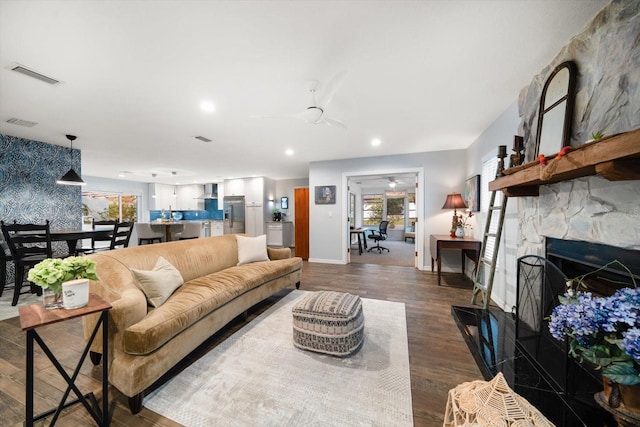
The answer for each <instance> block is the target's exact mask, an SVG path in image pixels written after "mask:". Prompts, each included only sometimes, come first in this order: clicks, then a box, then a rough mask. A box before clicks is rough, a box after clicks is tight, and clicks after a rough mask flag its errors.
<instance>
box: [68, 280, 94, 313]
mask: <svg viewBox="0 0 640 427" xmlns="http://www.w3.org/2000/svg"><path fill="white" fill-rule="evenodd" d="M62 301H63V303H64V308H65V309H66V310H72V309H74V308H81V307H84V306H85V305H87V304H88V303H89V279H75V280H69V281H68V282H64V283H63V284H62Z"/></svg>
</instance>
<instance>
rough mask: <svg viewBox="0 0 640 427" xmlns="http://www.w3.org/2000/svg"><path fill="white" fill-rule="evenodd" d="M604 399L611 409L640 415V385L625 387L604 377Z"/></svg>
mask: <svg viewBox="0 0 640 427" xmlns="http://www.w3.org/2000/svg"><path fill="white" fill-rule="evenodd" d="M602 385H603V386H604V398H605V401H606V402H607V403H608V404H609V406H610V407H612V408H614V409H618V410H622V411H628V412H630V413H633V414H634V415H636V416H637V415H640V384H637V385H624V384H619V383H616V382H615V381H611V379H609V378H607V377H605V376H603V377H602Z"/></svg>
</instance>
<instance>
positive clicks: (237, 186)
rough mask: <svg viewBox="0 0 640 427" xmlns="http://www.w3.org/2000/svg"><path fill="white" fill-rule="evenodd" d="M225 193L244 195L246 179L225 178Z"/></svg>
mask: <svg viewBox="0 0 640 427" xmlns="http://www.w3.org/2000/svg"><path fill="white" fill-rule="evenodd" d="M224 194H225V196H244V195H245V194H244V179H241V178H239V179H227V180H225V181H224ZM245 200H246V199H245Z"/></svg>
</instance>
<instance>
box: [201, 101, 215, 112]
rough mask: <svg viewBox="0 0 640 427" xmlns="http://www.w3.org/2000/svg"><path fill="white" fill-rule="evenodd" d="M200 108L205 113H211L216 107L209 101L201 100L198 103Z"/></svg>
mask: <svg viewBox="0 0 640 427" xmlns="http://www.w3.org/2000/svg"><path fill="white" fill-rule="evenodd" d="M200 109H201V110H202V111H204V112H205V113H213V112H214V111H215V110H216V107H215V105H213V102H211V101H202V102H201V103H200Z"/></svg>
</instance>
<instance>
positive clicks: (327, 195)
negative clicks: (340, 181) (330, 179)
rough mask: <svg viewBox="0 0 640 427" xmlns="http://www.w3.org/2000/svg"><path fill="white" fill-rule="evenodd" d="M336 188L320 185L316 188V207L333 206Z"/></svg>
mask: <svg viewBox="0 0 640 427" xmlns="http://www.w3.org/2000/svg"><path fill="white" fill-rule="evenodd" d="M335 204H336V186H335V185H320V186H316V205H335Z"/></svg>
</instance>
